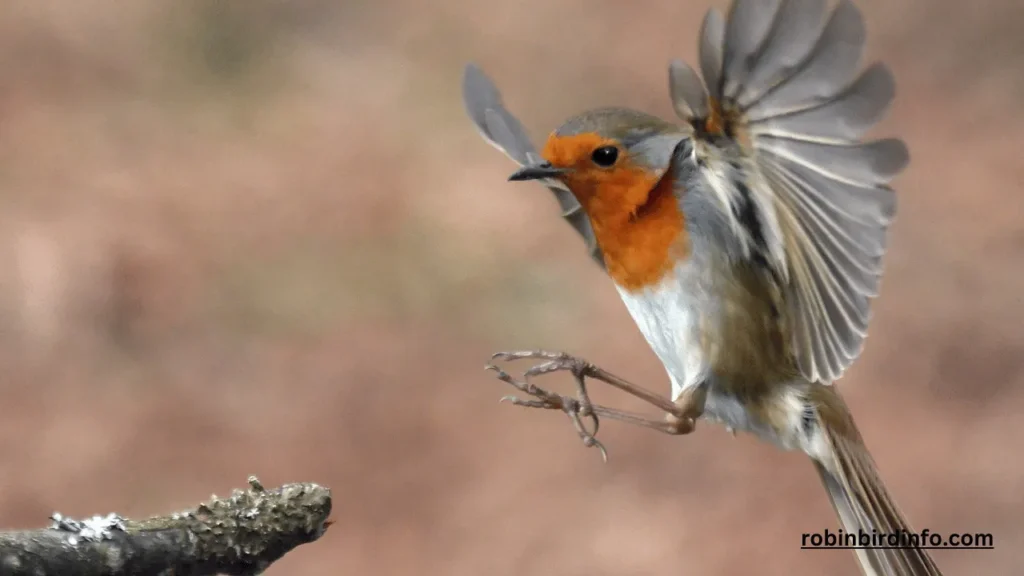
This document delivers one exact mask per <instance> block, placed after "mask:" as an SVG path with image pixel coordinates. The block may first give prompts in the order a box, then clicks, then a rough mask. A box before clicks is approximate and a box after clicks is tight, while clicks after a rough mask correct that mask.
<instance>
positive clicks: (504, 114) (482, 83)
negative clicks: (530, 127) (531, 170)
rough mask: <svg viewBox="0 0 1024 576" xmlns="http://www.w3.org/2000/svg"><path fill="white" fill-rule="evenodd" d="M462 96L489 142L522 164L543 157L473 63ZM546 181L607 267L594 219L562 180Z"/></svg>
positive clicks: (567, 216)
mask: <svg viewBox="0 0 1024 576" xmlns="http://www.w3.org/2000/svg"><path fill="white" fill-rule="evenodd" d="M462 99H463V101H464V102H465V105H466V111H467V112H468V113H469V117H470V118H471V119H472V120H473V123H474V124H476V127H477V130H479V131H480V135H481V136H483V137H484V139H485V140H487V142H488V143H490V144H491V145H492V146H494V147H495V148H497V149H498V150H501V151H502V152H504V153H505V154H506V155H507V156H508V157H509V158H511V159H512V160H514V161H515V162H516V163H518V164H519V165H520V166H525V165H527V164H537V163H539V162H540V161H541V160H542V158H541V157H540V155H539V154H538V153H537V149H536V148H535V147H534V146H533V144H532V143H531V142H530V138H529V136H527V135H526V130H524V129H523V125H522V124H521V123H520V122H519V120H517V119H516V117H515V116H513V115H512V114H511V113H509V111H508V110H506V109H505V105H504V104H503V103H502V100H501V93H500V92H498V88H497V87H496V86H495V85H494V82H492V81H491V79H490V78H488V77H487V76H486V75H485V74H484V73H483V71H482V70H480V68H478V67H477V66H475V65H473V64H469V65H467V66H466V70H465V72H464V73H463V75H462ZM542 182H543V184H544V185H545V186H547V188H548V190H551V193H552V194H554V195H555V199H556V200H558V205H559V206H561V208H562V218H565V220H566V222H568V223H569V224H570V225H572V227H573V228H574V229H575V230H576V231H577V232H579V234H580V236H583V239H584V240H585V241H586V243H587V250H588V251H589V252H590V255H591V256H592V257H593V258H594V260H596V261H597V263H598V264H599V265H601V266H602V267H603V266H604V259H603V258H602V256H601V251H600V250H599V249H598V247H597V240H596V239H595V238H594V230H593V228H591V226H590V219H589V218H587V215H586V213H585V212H584V211H583V207H582V206H580V203H579V202H578V201H577V200H576V197H575V196H573V195H572V193H571V192H569V189H568V188H566V187H565V186H564V185H563V184H562V183H561V182H558V181H556V180H550V179H548V180H543V181H542Z"/></svg>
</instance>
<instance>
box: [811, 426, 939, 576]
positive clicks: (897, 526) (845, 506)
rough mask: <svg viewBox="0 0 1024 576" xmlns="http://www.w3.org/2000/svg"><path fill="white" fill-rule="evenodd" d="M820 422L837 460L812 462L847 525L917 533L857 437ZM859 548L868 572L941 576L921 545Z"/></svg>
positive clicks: (853, 530)
mask: <svg viewBox="0 0 1024 576" xmlns="http://www.w3.org/2000/svg"><path fill="white" fill-rule="evenodd" d="M819 422H821V424H822V430H823V431H824V433H825V436H826V438H827V439H828V441H829V444H830V445H831V447H832V454H833V462H831V463H822V462H817V461H815V463H814V464H815V467H816V468H817V470H818V474H819V475H820V476H821V481H822V484H824V486H825V490H826V491H827V492H828V496H829V499H830V500H831V501H832V507H833V508H834V509H835V511H836V514H837V515H838V516H839V521H840V522H841V523H842V525H843V530H844V531H845V532H846V533H852V534H856V533H858V531H862V532H865V533H868V534H871V533H873V532H874V531H877V532H879V533H885V534H895V533H903V534H913V533H914V530H913V529H912V528H911V527H910V524H909V523H908V522H907V521H906V519H905V518H904V517H903V514H902V513H901V512H900V509H899V507H898V506H897V505H896V503H895V502H894V501H893V499H892V497H891V496H890V495H889V492H888V491H887V490H886V489H885V485H884V484H883V483H882V479H881V478H880V477H879V475H878V471H877V470H876V469H875V464H874V462H873V461H872V459H871V455H870V454H868V451H867V449H866V448H865V447H864V444H863V443H862V442H861V440H860V438H859V436H855V437H853V438H851V437H850V434H849V433H847V434H837V433H836V432H835V431H834V430H832V429H830V428H829V426H828V425H827V424H826V423H825V422H824V421H819ZM854 434H856V433H855V432H854ZM902 544H907V545H909V543H906V542H904V543H902ZM855 552H856V554H857V559H858V561H859V562H860V565H861V571H862V572H863V573H864V574H865V576H942V572H940V571H939V568H938V566H936V565H935V562H934V561H933V560H932V558H931V556H929V555H928V552H927V551H925V550H922V549H921V548H911V547H906V548H885V549H882V548H878V549H857V550H856V551H855Z"/></svg>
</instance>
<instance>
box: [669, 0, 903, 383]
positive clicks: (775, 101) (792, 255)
mask: <svg viewBox="0 0 1024 576" xmlns="http://www.w3.org/2000/svg"><path fill="white" fill-rule="evenodd" d="M829 4H830V3H829V2H828V0H735V1H734V2H733V3H732V5H731V7H730V9H729V11H728V14H727V16H726V17H723V16H722V15H721V14H720V13H719V12H718V11H716V10H712V11H710V12H709V13H708V15H707V16H706V17H705V19H704V24H703V27H702V30H701V40H700V67H701V71H702V73H703V77H704V82H703V83H701V81H700V78H699V77H698V76H697V73H696V72H695V71H693V70H692V69H690V68H688V67H687V66H686V65H684V64H681V63H678V62H676V63H673V66H672V68H670V82H671V83H672V95H673V98H674V99H675V100H676V102H675V108H676V110H677V113H679V114H680V115H681V116H683V117H684V119H687V120H689V121H691V122H697V121H701V122H705V123H706V126H712V124H713V125H714V126H713V127H718V129H719V130H720V132H721V133H723V134H725V135H727V136H731V137H733V138H734V139H735V141H736V143H737V144H738V146H739V147H740V149H741V150H742V151H743V156H744V157H746V158H747V159H748V160H749V164H750V168H749V169H750V170H752V171H753V173H752V174H750V176H749V178H748V180H749V184H750V186H749V187H750V189H751V190H750V192H751V194H753V195H755V196H758V195H760V196H761V200H765V199H767V202H763V203H761V206H762V207H767V210H770V211H773V213H762V214H761V216H763V217H764V219H765V220H766V221H768V222H769V223H770V224H772V225H774V226H777V228H778V230H779V231H780V233H781V236H782V242H784V245H785V262H784V263H783V264H781V266H782V267H783V268H784V269H783V270H780V272H782V274H781V276H782V277H784V278H786V280H785V283H786V286H785V288H784V294H785V300H786V306H787V310H786V313H787V316H788V320H789V321H790V325H791V327H792V331H793V349H794V351H795V354H796V356H797V362H798V365H799V368H800V371H801V372H802V374H803V375H804V376H805V377H807V378H809V379H811V380H812V381H823V382H832V381H834V380H836V379H837V378H839V377H840V376H841V375H842V373H843V371H844V370H845V369H846V368H847V367H848V366H849V365H850V364H851V363H852V362H853V360H854V359H855V358H856V357H857V356H858V355H859V354H860V352H861V350H862V348H863V344H864V338H865V335H866V332H867V325H868V320H869V317H870V299H871V298H872V297H874V296H875V295H876V294H877V292H878V286H879V282H880V278H881V274H882V256H883V253H884V252H885V248H886V237H887V231H888V228H889V225H890V223H891V222H892V220H893V217H894V215H895V210H896V198H895V194H894V192H893V190H892V189H891V188H890V187H889V183H890V181H891V180H892V179H893V178H895V177H896V175H897V174H899V173H900V172H901V171H902V170H903V169H904V168H905V167H906V165H907V163H908V162H909V154H908V152H907V148H906V146H905V145H904V143H903V142H902V141H901V140H898V139H884V140H875V141H867V142H865V141H863V140H862V138H861V137H862V136H863V135H864V133H865V132H866V131H867V130H868V129H870V128H871V127H873V126H874V125H875V124H877V123H878V122H879V120H881V118H882V116H884V114H885V113H886V111H887V110H888V107H889V104H890V103H891V102H892V99H893V97H894V96H895V86H894V81H893V77H892V74H891V73H890V72H889V70H888V68H886V67H885V66H884V65H882V64H874V65H873V66H870V67H869V68H867V69H866V70H865V71H864V72H862V73H860V74H858V73H857V71H858V68H859V64H860V60H861V56H862V54H863V49H864V40H865V30H864V20H863V18H862V16H861V14H860V12H859V10H857V8H856V7H855V6H854V5H853V4H852V3H851V2H850V1H849V0H840V1H839V2H838V4H837V6H836V7H835V8H834V9H833V10H831V11H830V10H829ZM705 90H706V91H705ZM709 121H711V122H710V123H708V122H709Z"/></svg>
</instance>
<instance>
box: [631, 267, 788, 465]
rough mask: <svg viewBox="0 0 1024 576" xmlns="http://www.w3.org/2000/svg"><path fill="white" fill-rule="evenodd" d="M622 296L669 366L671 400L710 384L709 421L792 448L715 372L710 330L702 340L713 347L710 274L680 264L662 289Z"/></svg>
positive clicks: (714, 305)
mask: <svg viewBox="0 0 1024 576" xmlns="http://www.w3.org/2000/svg"><path fill="white" fill-rule="evenodd" d="M702 272H703V273H702ZM619 295H620V296H621V297H622V301H623V302H624V303H625V304H626V308H627V309H628V310H629V313H630V315H631V316H632V317H633V320H634V321H635V322H636V325H637V327H639V328H640V332H641V333H642V334H643V335H644V338H645V339H646V340H647V343H648V344H649V345H650V346H651V349H652V350H653V351H654V353H655V354H656V355H657V356H658V359H659V360H661V362H662V364H663V365H664V366H665V370H666V372H667V373H668V377H669V380H670V382H671V384H672V400H673V401H675V400H677V399H678V398H679V396H680V395H681V394H682V393H683V392H684V391H686V390H689V389H692V388H694V387H696V386H700V385H702V384H707V385H708V391H707V399H706V402H705V406H704V417H705V418H706V419H708V420H712V421H716V422H719V423H722V424H724V425H725V426H727V427H728V428H730V429H732V430H738V431H745V432H752V433H754V434H756V435H757V436H760V437H762V438H764V439H766V440H768V441H770V442H773V443H775V444H778V445H780V446H783V447H786V448H791V447H792V446H791V445H790V444H791V443H790V442H789V441H788V439H781V438H778V437H777V436H776V433H775V432H774V431H773V430H771V429H770V428H769V427H767V426H765V425H764V423H761V422H756V421H754V420H752V419H751V417H750V413H749V412H748V411H747V410H746V407H744V406H743V405H742V404H741V403H740V402H739V401H738V400H737V399H736V398H735V397H733V396H731V395H728V394H724V393H723V391H722V390H723V389H722V387H721V386H720V384H721V383H720V382H718V381H717V379H716V378H715V375H714V374H713V372H712V370H711V365H710V362H709V358H708V355H707V353H706V352H705V350H704V348H703V346H702V331H704V330H709V331H710V333H708V334H706V335H704V336H705V338H704V339H703V340H704V341H705V342H709V343H710V342H713V340H714V337H715V336H714V333H715V331H716V329H717V325H716V323H717V320H718V314H719V310H720V303H719V301H718V300H717V299H716V297H715V292H714V289H713V286H711V285H710V278H709V275H708V274H707V273H706V272H704V271H703V270H701V269H699V268H697V267H696V266H694V265H693V264H680V265H679V266H677V267H676V269H675V271H674V273H671V274H669V275H668V276H667V277H666V278H665V279H664V280H663V281H662V282H661V283H660V284H658V285H656V286H652V287H650V288H646V289H643V290H640V291H636V292H630V291H627V290H624V289H622V288H619ZM706 336H710V338H707V337H706Z"/></svg>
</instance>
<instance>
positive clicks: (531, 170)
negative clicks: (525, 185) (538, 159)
mask: <svg viewBox="0 0 1024 576" xmlns="http://www.w3.org/2000/svg"><path fill="white" fill-rule="evenodd" d="M564 173H565V169H564V168H556V167H554V166H552V165H551V163H550V162H545V163H543V164H535V165H533V166H523V167H522V168H520V169H519V170H516V171H515V172H513V173H512V175H511V176H509V177H508V180H509V182H521V181H523V180H543V179H544V178H554V177H556V176H558V175H560V174H564Z"/></svg>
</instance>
